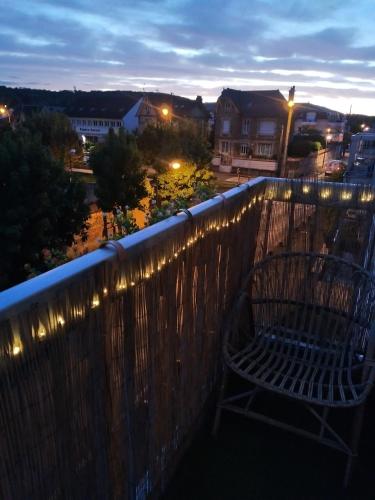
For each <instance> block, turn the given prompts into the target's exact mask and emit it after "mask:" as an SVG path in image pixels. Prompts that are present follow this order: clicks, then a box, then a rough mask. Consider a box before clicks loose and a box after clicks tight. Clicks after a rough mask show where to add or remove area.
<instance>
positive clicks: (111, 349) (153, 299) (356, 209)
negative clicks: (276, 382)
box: [0, 178, 375, 499]
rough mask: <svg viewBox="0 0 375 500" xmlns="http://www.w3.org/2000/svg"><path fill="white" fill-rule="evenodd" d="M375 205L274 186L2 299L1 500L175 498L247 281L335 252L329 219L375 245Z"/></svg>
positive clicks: (237, 193) (255, 185)
mask: <svg viewBox="0 0 375 500" xmlns="http://www.w3.org/2000/svg"><path fill="white" fill-rule="evenodd" d="M374 196H375V193H374V190H373V188H371V187H368V186H367V187H365V186H356V185H347V184H345V185H344V184H335V183H317V182H307V181H306V182H305V181H292V180H284V179H270V178H268V179H266V178H258V179H255V180H253V181H250V182H248V183H247V184H243V185H241V186H240V187H238V188H235V189H232V190H230V191H228V192H226V193H225V194H224V195H219V196H216V197H215V198H213V199H211V200H208V201H206V202H204V203H202V204H200V205H197V206H196V207H193V208H191V209H190V211H187V212H183V213H180V214H178V215H177V216H173V217H171V218H169V219H167V220H165V221H162V222H160V223H158V224H155V225H154V226H151V227H149V228H146V229H144V230H142V231H140V232H138V233H136V234H133V235H130V236H128V237H126V238H124V239H123V240H121V241H120V242H119V244H118V245H113V246H111V245H108V246H107V247H106V248H103V249H100V250H97V251H95V252H92V253H91V254H88V255H86V256H84V257H81V258H79V259H76V260H74V261H72V262H70V263H68V264H65V265H63V266H61V267H59V268H57V269H55V270H53V271H50V272H48V273H45V274H43V275H41V276H38V277H36V278H34V279H32V280H30V281H28V282H25V283H22V284H21V285H18V286H16V287H14V288H12V289H10V290H7V291H5V292H2V293H1V294H0V339H1V340H0V369H1V375H0V384H1V400H2V404H1V406H0V422H1V434H0V446H1V454H0V497H1V498H28V499H40V498H62V497H64V498H107V497H111V498H119V497H120V498H129V499H141V498H142V499H143V498H146V497H147V496H148V495H149V494H150V493H152V494H154V495H157V494H158V493H159V492H161V491H162V490H163V489H164V487H165V485H166V484H167V482H168V480H169V478H170V475H171V473H172V472H173V467H174V464H175V463H176V461H177V459H178V457H179V456H180V455H181V453H182V452H183V450H184V449H185V448H186V446H187V445H188V443H189V439H190V438H191V436H192V433H193V432H194V428H195V426H196V424H197V422H199V418H200V417H201V415H202V414H203V413H204V411H205V408H206V405H207V402H208V400H209V397H210V395H211V394H212V391H213V389H214V388H215V386H216V383H217V377H218V372H219V367H220V332H221V326H222V322H223V320H224V318H225V315H226V313H227V311H228V308H229V307H230V306H231V304H232V302H233V299H234V297H235V295H236V293H237V290H238V288H239V286H240V284H241V281H242V279H243V276H244V275H246V274H247V272H248V270H249V269H250V267H251V266H252V265H253V263H254V261H255V260H258V259H260V258H262V257H263V256H264V255H266V254H269V253H270V252H278V251H282V250H285V249H291V250H311V249H315V250H322V248H323V247H324V245H326V243H325V240H324V238H325V235H324V231H323V232H322V228H321V224H320V221H321V217H322V211H324V210H327V209H329V210H333V211H335V210H336V211H338V212H339V213H340V214H341V218H339V219H338V221H337V224H336V222H335V224H336V225H337V231H341V230H342V227H343V225H345V220H346V219H345V218H346V217H347V214H348V211H349V212H350V213H351V214H353V213H354V214H357V215H358V218H359V219H358V220H360V221H362V222H363V224H362V222H361V224H358V227H359V230H360V232H361V234H359V235H358V238H359V240H360V241H362V242H363V245H365V243H366V245H367V242H368V241H370V243H369V245H370V244H372V240H373V234H374V229H373V222H372V218H373V217H372V216H373V210H374V199H375V198H374ZM335 228H336V226H335ZM337 231H336V232H337ZM333 232H335V231H333ZM337 237H338V236H337V234H336V238H337ZM326 247H327V245H326ZM325 251H332V252H335V251H338V249H337V247H335V242H334V241H333V243H332V245H331V247H330V248H328V247H327V248H325ZM371 255H372V251H371V250H370V249H369V246H368V245H367V246H366V247H363V248H360V251H357V252H353V259H355V260H356V261H357V262H359V263H364V262H365V261H366V262H367V263H369V262H370V261H371Z"/></svg>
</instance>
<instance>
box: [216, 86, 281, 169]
mask: <svg viewBox="0 0 375 500" xmlns="http://www.w3.org/2000/svg"><path fill="white" fill-rule="evenodd" d="M286 118H287V101H286V99H285V98H284V96H283V95H282V94H281V92H280V91H279V90H246V91H243V90H233V89H224V90H223V91H222V93H221V95H220V97H219V99H218V101H217V104H216V123H215V157H214V160H213V164H214V165H217V166H218V167H219V169H220V170H222V171H226V172H229V171H231V170H232V167H236V168H243V169H249V170H255V171H259V172H264V171H269V172H275V171H276V170H277V167H278V158H279V155H280V152H281V145H282V144H281V141H282V131H283V126H284V124H285V123H286Z"/></svg>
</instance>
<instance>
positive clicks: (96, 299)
mask: <svg viewBox="0 0 375 500" xmlns="http://www.w3.org/2000/svg"><path fill="white" fill-rule="evenodd" d="M99 306H100V300H99V297H98V296H97V295H95V296H94V298H93V299H92V302H91V308H92V309H95V308H96V307H99Z"/></svg>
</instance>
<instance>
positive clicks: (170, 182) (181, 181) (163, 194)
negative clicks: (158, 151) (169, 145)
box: [157, 163, 214, 200]
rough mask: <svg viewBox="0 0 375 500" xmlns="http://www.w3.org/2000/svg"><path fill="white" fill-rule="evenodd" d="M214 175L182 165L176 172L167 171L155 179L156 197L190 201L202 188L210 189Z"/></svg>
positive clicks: (212, 187) (204, 169) (189, 165)
mask: <svg viewBox="0 0 375 500" xmlns="http://www.w3.org/2000/svg"><path fill="white" fill-rule="evenodd" d="M213 177H214V174H213V173H212V171H211V170H208V169H207V168H200V169H199V168H197V167H196V166H195V165H193V164H191V163H190V164H184V165H182V166H181V167H180V168H179V169H178V170H172V169H170V170H167V171H166V172H164V173H163V174H160V175H159V176H158V177H157V188H158V197H159V198H160V199H161V200H177V199H182V200H191V199H192V198H193V197H194V195H196V194H197V192H203V188H204V187H206V188H207V189H208V188H211V189H212V192H213V189H214V186H213Z"/></svg>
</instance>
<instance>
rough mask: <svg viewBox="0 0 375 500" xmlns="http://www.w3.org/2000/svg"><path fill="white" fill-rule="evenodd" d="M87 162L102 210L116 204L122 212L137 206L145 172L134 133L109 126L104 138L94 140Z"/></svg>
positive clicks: (143, 187)
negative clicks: (97, 141)
mask: <svg viewBox="0 0 375 500" xmlns="http://www.w3.org/2000/svg"><path fill="white" fill-rule="evenodd" d="M90 166H91V167H92V169H93V171H94V174H95V176H96V182H97V184H96V190H95V192H96V195H97V197H98V202H99V206H100V207H101V208H102V209H103V210H104V211H107V212H108V211H112V210H113V209H114V207H115V206H116V205H117V206H119V207H121V210H122V211H123V212H125V211H126V210H127V209H128V208H136V207H139V204H140V201H141V199H142V198H144V197H145V196H146V195H147V192H146V188H145V185H144V180H145V173H144V172H143V171H142V169H141V158H140V155H139V152H138V148H137V144H136V141H135V138H134V136H132V135H131V134H126V133H125V132H124V131H123V130H122V129H120V131H119V134H118V135H117V134H115V132H114V131H113V130H112V129H110V131H109V134H108V135H107V137H106V139H105V141H104V142H103V143H101V144H97V145H96V146H95V148H94V149H93V151H92V153H91V155H90Z"/></svg>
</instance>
